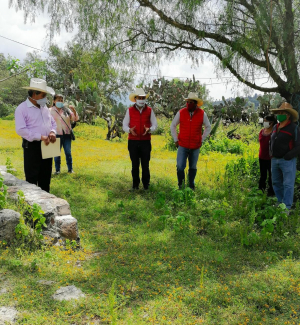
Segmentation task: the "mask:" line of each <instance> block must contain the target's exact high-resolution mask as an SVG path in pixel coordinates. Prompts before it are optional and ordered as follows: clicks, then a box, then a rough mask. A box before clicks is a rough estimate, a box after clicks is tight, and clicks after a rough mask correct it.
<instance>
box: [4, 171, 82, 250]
mask: <svg viewBox="0 0 300 325" xmlns="http://www.w3.org/2000/svg"><path fill="white" fill-rule="evenodd" d="M0 176H1V177H2V178H3V179H4V184H5V185H7V186H8V189H7V191H8V195H9V197H10V198H11V199H13V200H17V199H18V194H17V192H18V191H22V192H23V193H24V196H25V200H26V202H27V203H28V204H29V205H31V206H32V205H33V204H34V203H37V204H38V205H40V207H41V208H42V210H43V211H44V215H45V217H46V223H47V226H48V227H47V229H46V230H44V231H43V235H44V236H47V237H51V238H53V243H54V244H56V243H57V242H58V241H59V240H60V239H62V240H65V239H69V240H76V241H77V243H78V244H79V241H80V238H79V234H78V226H77V220H76V219H75V218H74V217H72V215H71V210H70V205H69V203H68V202H67V201H66V200H63V199H60V198H58V197H56V196H55V195H53V194H50V193H47V192H45V191H43V190H41V188H40V187H38V186H36V185H33V184H30V183H28V182H26V181H23V180H20V179H18V178H17V177H15V176H14V175H12V174H10V173H7V172H6V167H5V166H0ZM2 218H3V217H2Z"/></svg>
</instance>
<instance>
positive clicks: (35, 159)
mask: <svg viewBox="0 0 300 325" xmlns="http://www.w3.org/2000/svg"><path fill="white" fill-rule="evenodd" d="M22 147H23V155H24V172H25V177H26V181H27V182H28V183H31V184H35V185H37V186H39V187H40V188H41V189H42V190H44V191H46V192H49V191H50V181H51V173H52V158H48V159H42V149H41V141H33V142H29V141H27V140H23V145H22Z"/></svg>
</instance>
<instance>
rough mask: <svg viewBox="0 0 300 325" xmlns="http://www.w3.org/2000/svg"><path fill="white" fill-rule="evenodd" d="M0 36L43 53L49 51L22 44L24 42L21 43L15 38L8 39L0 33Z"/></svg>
mask: <svg viewBox="0 0 300 325" xmlns="http://www.w3.org/2000/svg"><path fill="white" fill-rule="evenodd" d="M0 37H2V38H5V39H7V40H9V41H12V42H15V43H18V44H21V45H24V46H27V47H30V48H32V49H35V50H37V51H41V52H45V53H47V54H49V52H47V51H44V50H41V49H38V48H36V47H33V46H30V45H27V44H24V43H21V42H18V41H15V40H13V39H10V38H8V37H5V36H2V35H0Z"/></svg>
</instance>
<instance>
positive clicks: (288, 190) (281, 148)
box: [270, 102, 300, 209]
mask: <svg viewBox="0 0 300 325" xmlns="http://www.w3.org/2000/svg"><path fill="white" fill-rule="evenodd" d="M271 111H273V112H274V113H276V114H277V115H276V117H277V120H278V122H279V123H278V124H276V125H275V126H274V127H273V133H272V136H271V141H270V149H271V155H272V160H271V171H272V184H273V189H274V192H275V195H276V197H277V200H278V202H279V203H284V204H285V205H286V207H287V208H288V209H290V208H291V206H292V204H293V198H294V186H295V179H296V161H297V156H298V155H299V154H300V131H299V128H298V126H297V125H296V123H295V122H296V121H297V120H298V113H297V111H296V110H294V109H293V106H292V105H291V104H289V103H286V102H285V103H283V104H282V105H281V106H280V107H279V108H276V109H272V110H271Z"/></svg>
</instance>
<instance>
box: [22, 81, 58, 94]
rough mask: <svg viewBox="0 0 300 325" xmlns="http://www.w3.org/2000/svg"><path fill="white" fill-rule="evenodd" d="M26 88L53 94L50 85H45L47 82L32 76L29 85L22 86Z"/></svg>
mask: <svg viewBox="0 0 300 325" xmlns="http://www.w3.org/2000/svg"><path fill="white" fill-rule="evenodd" d="M22 88H24V89H28V90H36V91H41V92H43V93H47V94H50V95H53V94H55V91H54V90H53V89H52V88H51V87H47V82H46V80H44V79H39V78H32V79H30V85H29V87H22Z"/></svg>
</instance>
